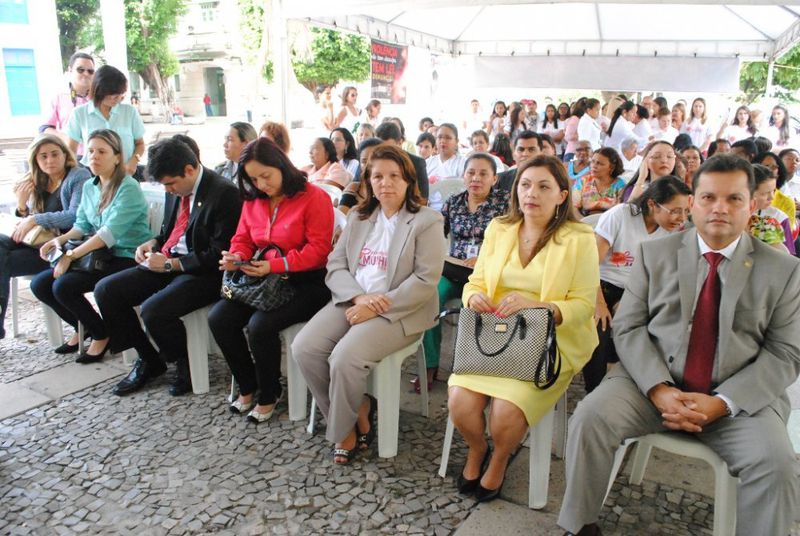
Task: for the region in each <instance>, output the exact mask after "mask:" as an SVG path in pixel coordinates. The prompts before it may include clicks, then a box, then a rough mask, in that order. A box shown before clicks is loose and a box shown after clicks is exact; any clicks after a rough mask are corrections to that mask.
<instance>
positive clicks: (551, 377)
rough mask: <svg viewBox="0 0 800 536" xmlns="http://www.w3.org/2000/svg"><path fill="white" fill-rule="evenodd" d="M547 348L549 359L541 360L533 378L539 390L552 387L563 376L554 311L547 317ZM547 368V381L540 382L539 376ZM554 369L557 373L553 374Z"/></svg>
mask: <svg viewBox="0 0 800 536" xmlns="http://www.w3.org/2000/svg"><path fill="white" fill-rule="evenodd" d="M545 347H546V348H547V359H540V360H539V365H538V366H537V367H536V375H535V376H534V378H533V384H534V385H535V386H536V387H538V388H539V389H547V388H548V387H552V386H553V384H554V383H556V381H557V380H558V376H559V375H560V374H561V351H560V350H559V349H558V344H557V342H556V318H555V315H554V314H553V312H552V311H549V313H548V315H547V342H546V343H545ZM545 367H546V370H545V374H546V375H545V378H546V380H545V381H544V382H539V375H540V374H541V372H542V369H543V368H545ZM553 368H555V372H553V373H552V374H551V372H552V371H553Z"/></svg>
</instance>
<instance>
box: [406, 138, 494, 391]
mask: <svg viewBox="0 0 800 536" xmlns="http://www.w3.org/2000/svg"><path fill="white" fill-rule="evenodd" d="M496 182H497V168H496V167H495V161H494V160H493V159H492V156H491V155H489V154H486V153H475V154H473V155H472V156H470V157H469V158H468V159H467V168H466V170H465V171H464V186H465V187H466V190H465V191H463V192H461V193H459V194H455V195H453V196H451V197H450V198H449V199H447V200H446V201H445V202H444V206H443V207H442V215H443V216H444V233H445V236H447V235H449V236H450V257H452V259H445V264H444V275H443V276H442V278H441V279H440V280H439V285H438V286H437V291H438V293H439V308H440V309H443V308H444V304H445V302H447V300H449V299H451V298H455V297H457V296H460V295H461V291H462V289H463V288H464V284H465V283H466V282H467V278H468V277H469V274H470V273H472V267H473V266H475V261H477V260H478V250H479V249H480V247H481V243H482V242H483V232H484V231H485V230H486V227H487V226H488V225H489V222H490V221H492V219H493V218H495V217H496V216H500V215H501V214H504V213H505V211H506V210H507V208H508V196H507V195H506V194H505V192H502V191H500V190H497V189H496V188H494V187H493V186H494V185H495V183H496ZM422 344H423V346H424V348H425V362H426V364H427V367H428V388H429V389H430V388H431V387H432V384H433V380H435V379H436V372H437V371H438V370H439V356H440V348H441V345H442V328H441V326H439V325H438V324H437V325H435V326H434V327H432V328H431V329H429V330H428V331H426V332H425V336H424V337H423V339H422ZM412 383H414V387H415V390H416V391H417V392H419V378H417V379H415V380H413V382H412Z"/></svg>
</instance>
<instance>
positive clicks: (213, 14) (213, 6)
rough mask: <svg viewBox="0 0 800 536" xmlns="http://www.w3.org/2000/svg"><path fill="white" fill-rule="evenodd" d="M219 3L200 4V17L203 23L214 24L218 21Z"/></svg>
mask: <svg viewBox="0 0 800 536" xmlns="http://www.w3.org/2000/svg"><path fill="white" fill-rule="evenodd" d="M218 6H219V2H203V3H202V4H200V15H201V17H202V18H203V22H214V21H216V20H217V7H218Z"/></svg>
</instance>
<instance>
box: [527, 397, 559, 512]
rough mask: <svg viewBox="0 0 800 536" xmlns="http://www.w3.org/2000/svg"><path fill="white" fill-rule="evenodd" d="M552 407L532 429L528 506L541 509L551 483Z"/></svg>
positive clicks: (545, 502) (553, 413)
mask: <svg viewBox="0 0 800 536" xmlns="http://www.w3.org/2000/svg"><path fill="white" fill-rule="evenodd" d="M554 415H555V410H554V409H551V410H550V411H548V412H547V414H546V415H545V416H544V417H542V419H541V420H540V421H539V422H538V423H537V424H536V426H534V427H533V428H531V430H530V436H531V442H532V443H533V444H532V445H531V446H530V462H529V467H528V471H529V473H530V475H529V478H528V507H530V508H533V509H535V510H539V509H542V508H544V507H545V506H547V488H548V485H549V483H550V452H551V446H552V443H553V418H554Z"/></svg>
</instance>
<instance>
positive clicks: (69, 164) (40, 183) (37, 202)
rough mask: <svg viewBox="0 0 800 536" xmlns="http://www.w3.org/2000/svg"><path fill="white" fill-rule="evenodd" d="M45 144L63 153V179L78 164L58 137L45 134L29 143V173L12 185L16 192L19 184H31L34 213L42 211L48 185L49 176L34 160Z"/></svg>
mask: <svg viewBox="0 0 800 536" xmlns="http://www.w3.org/2000/svg"><path fill="white" fill-rule="evenodd" d="M47 144H52V145H55V146H57V147H58V148H59V149H61V152H63V153H64V157H65V158H64V177H66V175H67V173H69V171H70V170H71V169H73V168H76V167H78V162H77V160H75V155H74V154H73V153H72V151H70V150H69V147H67V144H66V143H64V141H63V140H62V139H61V138H59V137H58V136H54V135H52V134H45V135H43V136H40V137H39V138H37V139H35V140H34V141H33V143H31V145H30V147H28V168H29V169H30V171H29V172H28V173H26V174H25V175H24V176H23V177H22V179H21V180H20V181H19V182H18V183H17V184H16V185H14V190H15V191H16V189H17V188H18V187H19V186H20V185H21V184H24V183H25V182H27V181H31V182H32V183H33V207H32V212H34V213H39V212H43V211H44V193H45V192H46V191H47V187H48V186H49V185H50V176H49V175H48V174H47V173H45V172H44V171H42V168H40V167H39V162H38V160H37V159H36V156H37V154H38V153H39V150H40V149H41V148H42V146H43V145H47Z"/></svg>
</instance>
